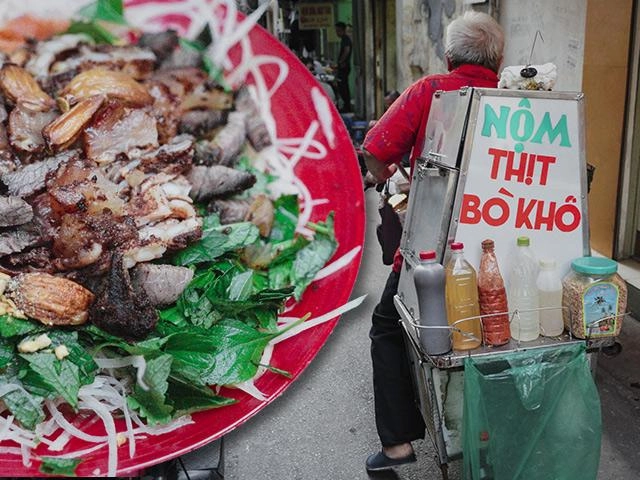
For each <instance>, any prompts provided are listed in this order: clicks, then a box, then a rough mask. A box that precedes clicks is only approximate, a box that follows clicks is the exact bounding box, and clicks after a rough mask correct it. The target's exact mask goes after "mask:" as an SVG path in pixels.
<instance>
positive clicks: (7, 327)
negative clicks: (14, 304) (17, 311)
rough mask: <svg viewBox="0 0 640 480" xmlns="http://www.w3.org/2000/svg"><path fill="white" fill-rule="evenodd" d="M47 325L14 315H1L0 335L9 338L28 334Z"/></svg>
mask: <svg viewBox="0 0 640 480" xmlns="http://www.w3.org/2000/svg"><path fill="white" fill-rule="evenodd" d="M44 329H45V327H44V326H43V325H42V324H41V323H38V322H36V321H33V320H25V319H22V318H17V317H12V316H11V315H2V316H0V337H4V338H9V337H15V336H18V335H27V334H29V333H35V332H38V331H42V330H44Z"/></svg>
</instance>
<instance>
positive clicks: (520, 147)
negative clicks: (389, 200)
mask: <svg viewBox="0 0 640 480" xmlns="http://www.w3.org/2000/svg"><path fill="white" fill-rule="evenodd" d="M480 92H481V93H480V97H479V102H478V103H477V110H476V113H477V117H476V122H475V125H474V126H473V127H472V125H473V123H470V129H471V128H473V129H472V130H471V131H470V132H469V133H471V134H472V139H471V143H470V151H469V152H468V155H469V157H468V163H467V171H466V180H465V182H464V193H463V195H462V197H461V200H459V211H458V216H457V229H456V232H455V237H456V240H458V241H462V242H464V243H465V244H468V246H469V248H465V253H466V254H467V256H468V258H469V260H470V261H471V262H472V264H474V265H475V266H478V265H479V261H480V254H481V249H480V242H482V240H484V239H485V238H491V239H493V240H494V241H495V243H496V254H497V256H498V260H499V261H500V260H501V259H502V260H503V261H502V262H501V263H502V265H504V266H507V265H508V264H509V259H511V258H513V256H512V254H513V253H514V250H515V246H516V238H517V237H518V236H521V235H524V236H528V237H529V238H530V239H531V247H532V249H533V251H534V252H535V253H536V256H537V257H538V258H553V259H555V260H556V262H557V263H558V265H559V267H560V269H561V272H563V273H566V272H568V270H569V266H570V262H571V260H573V259H574V258H576V257H580V256H582V255H583V254H584V252H585V251H586V252H588V251H589V247H588V220H587V211H586V205H587V204H586V185H585V183H586V176H585V172H586V164H585V160H584V145H583V142H584V140H583V125H582V95H581V94H553V93H548V92H514V91H510V93H509V94H506V95H501V94H500V93H495V96H494V95H492V94H491V93H490V92H501V91H500V90H484V91H482V90H480ZM483 92H484V93H483ZM486 92H489V93H488V94H487V93H486ZM503 92H504V91H503ZM467 146H469V143H467ZM463 165H464V164H463ZM502 270H503V273H505V272H504V270H506V268H502Z"/></svg>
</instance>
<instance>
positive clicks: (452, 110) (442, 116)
mask: <svg viewBox="0 0 640 480" xmlns="http://www.w3.org/2000/svg"><path fill="white" fill-rule="evenodd" d="M471 91H472V89H468V88H463V89H461V90H458V91H453V92H442V91H437V92H436V93H434V95H433V100H432V102H431V110H430V111H429V120H428V122H427V127H426V131H425V143H424V146H423V148H422V153H421V154H420V156H421V157H422V158H429V157H430V156H432V155H434V154H437V156H438V158H439V161H438V163H440V164H442V165H446V166H449V167H457V166H458V163H459V158H460V145H461V143H462V141H463V140H464V134H465V131H466V128H465V127H466V122H467V114H468V113H469V102H470V100H471Z"/></svg>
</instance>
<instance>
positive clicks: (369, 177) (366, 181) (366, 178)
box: [362, 172, 378, 190]
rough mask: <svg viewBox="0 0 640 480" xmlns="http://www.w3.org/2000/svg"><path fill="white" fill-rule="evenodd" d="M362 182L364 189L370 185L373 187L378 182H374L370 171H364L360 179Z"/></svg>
mask: <svg viewBox="0 0 640 480" xmlns="http://www.w3.org/2000/svg"><path fill="white" fill-rule="evenodd" d="M362 183H364V189H365V190H368V189H369V188H371V187H375V186H376V185H377V184H378V182H376V179H375V178H373V175H371V172H367V173H366V175H365V176H364V178H363V179H362Z"/></svg>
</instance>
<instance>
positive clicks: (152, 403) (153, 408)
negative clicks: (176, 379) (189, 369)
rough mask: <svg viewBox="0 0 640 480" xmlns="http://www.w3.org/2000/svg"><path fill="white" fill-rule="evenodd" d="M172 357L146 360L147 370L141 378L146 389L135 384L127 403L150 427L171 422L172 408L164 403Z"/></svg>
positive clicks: (166, 356)
mask: <svg viewBox="0 0 640 480" xmlns="http://www.w3.org/2000/svg"><path fill="white" fill-rule="evenodd" d="M172 361H173V357H172V356H171V355H168V354H164V355H160V356H158V357H157V358H153V359H147V368H146V370H145V372H144V376H143V377H142V379H143V381H144V383H145V385H146V387H148V388H147V389H144V388H143V387H142V386H141V385H140V384H138V383H136V385H135V387H134V391H133V394H132V395H131V396H129V397H128V398H127V403H128V404H129V406H130V407H131V408H133V409H134V410H136V411H137V412H138V413H139V414H140V415H141V416H142V417H145V418H146V419H147V422H148V423H149V424H150V425H157V424H159V423H168V422H169V421H170V420H171V412H172V410H173V407H172V406H171V405H168V404H167V403H166V398H165V393H166V392H167V388H168V387H169V383H168V381H167V379H168V378H169V373H170V372H171V362H172Z"/></svg>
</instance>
